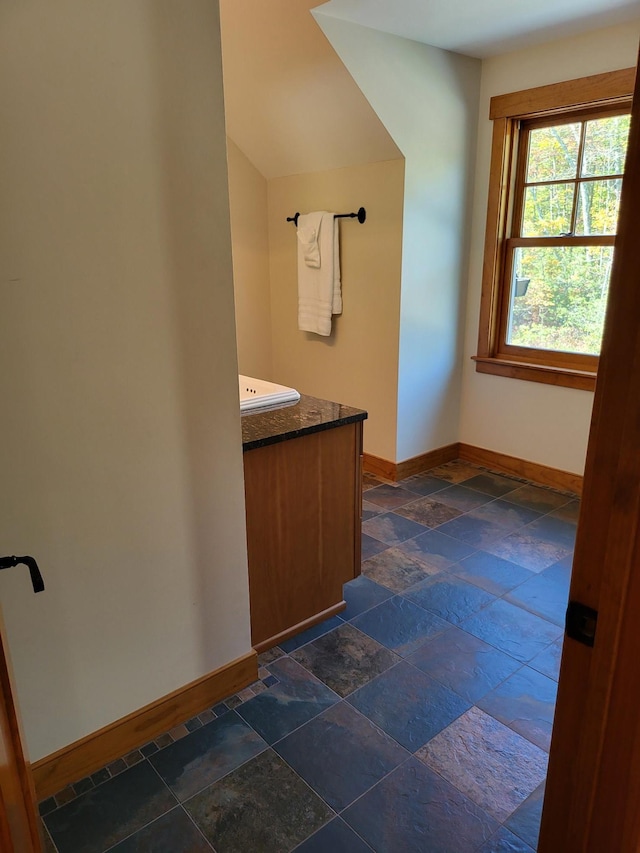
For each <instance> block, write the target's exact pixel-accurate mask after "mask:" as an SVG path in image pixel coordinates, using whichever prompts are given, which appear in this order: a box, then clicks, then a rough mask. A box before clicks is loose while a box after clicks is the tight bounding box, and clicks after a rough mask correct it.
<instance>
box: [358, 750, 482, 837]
mask: <svg viewBox="0 0 640 853" xmlns="http://www.w3.org/2000/svg"><path fill="white" fill-rule="evenodd" d="M342 817H343V818H344V819H345V820H346V822H347V823H348V824H349V825H350V826H352V827H353V828H354V829H355V831H356V832H357V833H358V835H360V836H361V837H362V838H364V840H365V841H367V842H368V843H369V844H370V845H371V846H372V847H373V849H374V850H376V851H377V853H400V851H402V853H426V851H428V853H462V851H467V850H476V849H477V848H478V847H479V846H480V845H481V844H482V843H483V842H484V841H486V840H488V839H489V838H490V837H491V836H492V835H493V833H494V832H495V831H496V830H497V829H498V824H497V822H496V821H495V820H494V819H493V818H491V817H490V816H489V815H487V814H486V813H485V812H484V811H483V810H482V809H480V808H478V806H476V805H475V804H474V803H472V802H471V801H470V800H469V799H468V798H467V797H465V796H464V795H463V794H461V793H460V791H458V790H456V789H455V788H454V787H453V786H452V785H450V784H449V783H448V782H446V781H445V780H444V779H442V778H441V777H440V776H438V775H437V774H436V773H434V772H433V771H431V770H430V769H429V768H428V767H426V766H425V765H424V764H422V763H421V762H419V761H417V760H416V759H415V758H410V759H409V761H407V762H406V763H405V764H403V765H402V766H401V767H399V768H398V769H397V770H394V771H393V773H391V774H390V775H389V776H387V778H386V779H383V780H382V782H379V783H378V784H377V785H376V786H375V787H374V788H372V790H371V791H369V792H368V793H367V794H365V795H364V796H363V797H362V798H361V799H359V800H358V802H357V803H354V805H352V806H351V807H350V808H348V809H347V810H346V811H345V812H344V814H343V815H342Z"/></svg>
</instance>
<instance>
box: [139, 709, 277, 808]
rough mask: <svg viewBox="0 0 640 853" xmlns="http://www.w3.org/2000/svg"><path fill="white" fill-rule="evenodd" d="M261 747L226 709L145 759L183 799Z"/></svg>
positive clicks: (257, 740)
mask: <svg viewBox="0 0 640 853" xmlns="http://www.w3.org/2000/svg"><path fill="white" fill-rule="evenodd" d="M265 748H266V743H265V742H264V741H263V740H262V738H261V737H259V735H257V734H256V733H255V732H254V731H253V729H251V728H249V726H248V725H247V724H246V723H245V721H244V720H243V719H241V718H240V717H239V716H238V714H237V712H235V711H229V713H227V714H225V715H224V716H222V717H218V718H217V719H215V720H214V721H213V722H212V723H209V725H208V726H203V727H202V728H201V729H198V730H197V731H195V732H192V733H191V734H189V735H187V736H186V737H184V738H182V739H181V740H179V741H177V742H176V743H174V744H172V745H171V746H168V747H167V748H166V749H163V750H162V751H161V752H157V753H156V754H155V755H152V756H151V758H149V759H148V760H149V761H150V762H151V764H152V765H153V766H154V767H155V769H156V770H157V771H158V773H159V774H160V776H161V777H162V778H163V779H164V781H165V782H166V783H167V785H168V786H169V787H170V788H171V790H172V791H173V793H174V794H175V795H176V797H177V798H178V799H179V800H181V801H183V800H186V799H187V797H191V796H192V795H193V794H195V793H196V791H200V790H202V788H204V787H205V786H206V785H210V784H211V782H214V781H215V780H216V779H220V777H221V776H224V775H225V774H226V773H229V771H230V770H233V769H234V768H235V767H237V766H238V765H239V764H242V763H243V762H244V761H247V760H248V759H249V758H252V757H253V756H254V755H257V754H258V753H259V752H262V750H264V749H265Z"/></svg>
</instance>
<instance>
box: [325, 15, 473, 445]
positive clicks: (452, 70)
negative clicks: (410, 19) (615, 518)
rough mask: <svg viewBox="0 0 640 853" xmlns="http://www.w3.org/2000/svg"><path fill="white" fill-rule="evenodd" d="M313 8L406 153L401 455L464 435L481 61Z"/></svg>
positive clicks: (397, 441)
mask: <svg viewBox="0 0 640 853" xmlns="http://www.w3.org/2000/svg"><path fill="white" fill-rule="evenodd" d="M314 14H315V17H316V20H317V21H318V23H319V24H320V26H321V27H322V29H323V31H324V32H325V34H326V36H327V38H328V39H329V41H330V42H331V44H332V45H333V47H334V48H335V49H336V51H337V52H338V54H339V56H340V57H341V59H342V60H343V62H344V63H345V65H346V66H347V68H348V69H349V71H350V72H351V74H352V75H353V77H354V79H355V80H356V82H357V83H358V85H359V86H360V88H361V89H362V91H363V92H364V93H365V95H366V96H367V98H368V100H369V102H370V103H371V105H372V106H373V108H374V109H375V111H376V113H377V114H378V116H379V117H380V119H381V120H382V122H383V123H384V125H385V127H386V128H387V130H388V131H389V133H390V134H391V136H392V137H393V139H394V140H395V142H396V144H397V145H398V147H399V148H400V150H401V151H402V153H403V154H404V155H405V158H406V167H405V187H404V211H403V219H404V235H403V249H402V285H401V287H402V295H401V307H400V339H399V368H398V380H397V384H398V391H397V393H398V414H397V424H398V427H397V440H396V448H395V454H394V456H393V459H394V461H400V460H404V459H408V458H411V457H413V456H417V455H419V454H421V453H424V452H426V451H429V450H433V449H434V448H437V447H440V446H442V445H446V444H450V443H452V442H455V441H457V440H458V422H459V411H460V376H461V351H462V335H463V306H464V291H465V287H466V278H467V265H466V259H467V253H468V231H469V225H470V219H469V207H470V200H471V182H472V175H473V161H474V156H475V134H476V126H477V102H478V91H479V79H480V62H479V61H478V60H475V59H470V58H468V57H463V56H459V55H457V54H453V53H450V52H448V51H444V50H440V49H438V48H435V47H429V46H428V45H424V44H420V43H418V42H414V41H409V40H408V39H404V38H401V37H399V36H393V35H389V34H387V33H382V32H378V31H376V30H373V29H369V28H367V27H362V26H360V25H358V24H353V23H350V22H347V21H343V20H339V19H336V18H333V17H330V16H327V15H325V14H323V12H322V8H320V9H319V10H316V11H315V13H314Z"/></svg>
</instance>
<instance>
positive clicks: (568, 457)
mask: <svg viewBox="0 0 640 853" xmlns="http://www.w3.org/2000/svg"><path fill="white" fill-rule="evenodd" d="M639 34H640V23H636V24H635V25H626V26H620V27H613V28H609V29H606V30H601V31H598V32H594V33H589V34H587V35H583V36H581V37H577V38H572V39H563V40H562V41H556V42H551V43H548V44H545V45H542V46H540V47H536V48H530V49H528V50H522V51H518V52H517V53H511V54H506V55H504V56H498V57H494V58H492V59H487V60H485V61H484V62H483V64H482V88H481V95H480V118H479V138H478V155H477V161H476V189H475V198H474V203H473V230H472V244H471V255H470V258H471V264H470V278H469V291H468V305H467V332H466V344H465V359H464V379H463V386H462V413H461V419H460V440H461V441H463V442H467V443H469V444H474V445H477V446H479V447H486V448H489V449H491V450H497V451H500V452H501V453H507V454H510V455H513V456H518V457H522V458H524V459H529V460H532V461H535V462H540V463H542V464H545V465H551V466H552V467H556V468H561V469H564V470H567V471H573V472H575V473H582V471H583V468H584V459H585V453H586V445H587V440H588V432H589V423H590V417H591V406H592V402H593V394H592V393H591V392H588V391H576V390H573V389H569V388H558V387H554V386H549V385H541V384H537V383H535V382H523V381H520V380H515V379H505V378H501V377H497V376H488V375H485V374H480V373H476V372H475V370H474V367H473V363H472V362H471V361H470V358H471V356H472V355H473V354H474V353H475V352H476V343H477V337H478V317H479V306H480V291H481V276H482V259H483V241H484V229H485V219H486V206H487V188H488V180H489V159H490V146H491V132H492V128H491V122H490V121H489V119H488V115H489V100H490V98H491V97H492V96H493V95H497V94H503V93H505V92H512V91H517V90H519V89H526V88H530V87H532V86H541V85H546V84H548V83H556V82H559V81H561V80H569V79H573V78H575V77H582V76H585V75H588V74H599V73H601V72H603V71H611V70H614V69H617V68H626V67H629V66H633V65H635V63H636V58H637V53H638V37H639Z"/></svg>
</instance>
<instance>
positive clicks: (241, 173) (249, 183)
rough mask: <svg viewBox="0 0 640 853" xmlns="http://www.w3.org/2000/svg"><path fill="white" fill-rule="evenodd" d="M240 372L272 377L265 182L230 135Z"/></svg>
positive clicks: (234, 278)
mask: <svg viewBox="0 0 640 853" xmlns="http://www.w3.org/2000/svg"><path fill="white" fill-rule="evenodd" d="M227 158H228V164H229V209H230V212H231V246H232V251H233V282H234V292H235V305H236V336H237V339H238V370H239V371H240V373H243V374H244V375H245V376H256V377H258V378H260V379H271V374H272V370H273V368H272V355H271V293H270V289H269V227H268V220H267V181H266V180H265V178H264V177H263V176H262V175H261V174H260V172H259V171H258V170H257V169H256V168H255V166H254V165H253V164H252V163H250V162H249V160H248V159H247V158H246V157H245V156H244V154H243V153H242V151H240V149H239V148H238V146H237V145H236V144H235V143H234V142H233V141H232V140H231V139H229V138H228V137H227Z"/></svg>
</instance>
